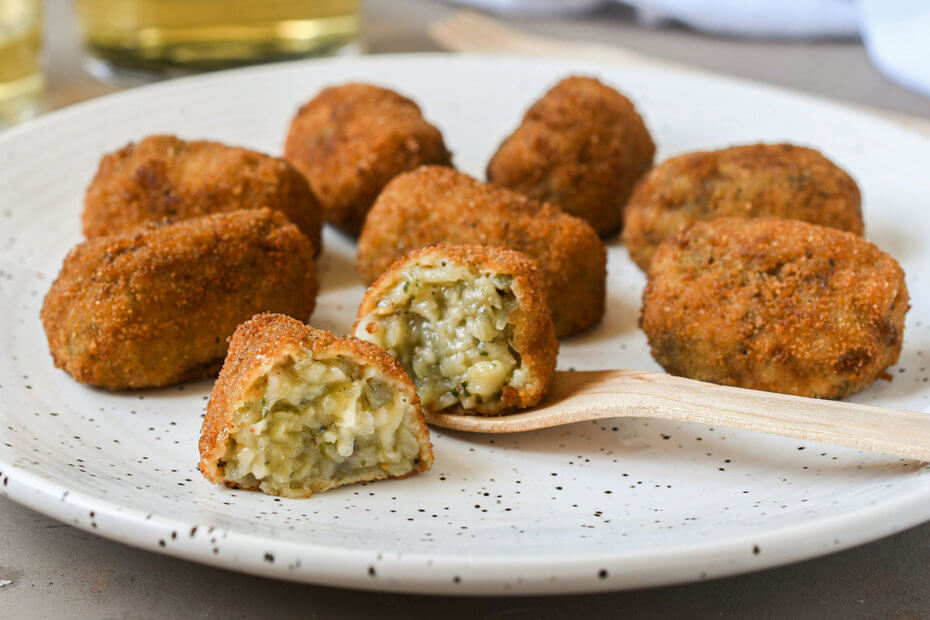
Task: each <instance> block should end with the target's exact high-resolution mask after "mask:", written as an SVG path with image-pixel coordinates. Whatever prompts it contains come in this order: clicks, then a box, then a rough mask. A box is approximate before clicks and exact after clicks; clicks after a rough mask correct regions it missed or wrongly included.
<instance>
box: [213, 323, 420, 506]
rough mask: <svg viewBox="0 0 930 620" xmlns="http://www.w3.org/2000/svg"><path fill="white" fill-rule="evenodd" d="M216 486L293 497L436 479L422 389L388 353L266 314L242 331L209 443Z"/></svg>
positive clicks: (216, 398) (221, 386)
mask: <svg viewBox="0 0 930 620" xmlns="http://www.w3.org/2000/svg"><path fill="white" fill-rule="evenodd" d="M200 456H201V460H200V470H201V472H203V475H204V476H205V477H206V478H207V479H208V480H210V481H212V482H215V483H217V484H225V485H227V486H231V487H236V488H240V489H255V490H260V491H263V492H265V493H268V494H270V495H281V496H284V497H309V496H310V495H311V494H313V493H318V492H320V491H325V490H327V489H332V488H334V487H338V486H342V485H345V484H352V483H355V482H365V481H371V480H380V479H382V478H404V477H406V476H410V475H412V474H416V473H419V472H422V471H426V470H427V469H429V467H430V465H431V464H432V462H433V449H432V446H431V445H430V441H429V430H428V429H427V427H426V423H425V422H424V420H423V412H422V411H421V410H420V404H419V400H418V399H417V393H416V388H415V387H414V385H413V383H412V382H411V381H410V378H409V377H408V376H407V375H406V373H404V370H403V368H401V367H400V365H399V364H398V363H397V362H395V361H394V360H393V359H392V358H391V356H390V355H388V354H387V353H385V352H384V351H383V350H382V349H380V348H378V347H376V346H374V345H372V344H370V343H368V342H362V341H361V340H358V339H356V338H351V337H348V338H336V337H335V336H333V335H332V334H331V333H329V332H325V331H321V330H317V329H313V328H312V327H308V326H307V325H304V324H303V323H301V322H300V321H296V320H294V319H292V318H289V317H286V316H283V315H280V314H262V315H259V316H256V317H254V318H252V320H250V321H247V322H245V323H243V324H242V325H240V326H239V327H238V328H237V329H236V333H235V334H234V335H233V337H232V339H231V341H230V346H229V355H228V356H227V358H226V363H225V364H224V365H223V370H222V371H221V372H220V377H219V379H218V380H217V382H216V384H215V385H214V386H213V392H212V393H211V394H210V401H209V402H208V403H207V414H206V416H205V417H204V420H203V428H202V430H201V435H200Z"/></svg>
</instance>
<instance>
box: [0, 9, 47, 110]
mask: <svg viewBox="0 0 930 620" xmlns="http://www.w3.org/2000/svg"><path fill="white" fill-rule="evenodd" d="M41 42H42V6H41V3H40V0H0V127H2V126H4V125H9V124H12V123H15V122H17V121H21V120H23V119H25V118H28V117H30V116H32V115H33V114H34V113H35V111H36V109H37V108H38V106H39V100H40V97H41V96H42V91H43V90H44V88H45V77H44V76H43V75H42V66H41V63H40V59H39V52H40V47H41Z"/></svg>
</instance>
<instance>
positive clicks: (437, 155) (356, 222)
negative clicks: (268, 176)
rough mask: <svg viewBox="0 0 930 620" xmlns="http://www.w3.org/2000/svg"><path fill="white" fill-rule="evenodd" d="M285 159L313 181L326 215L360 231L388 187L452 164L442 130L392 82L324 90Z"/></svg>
mask: <svg viewBox="0 0 930 620" xmlns="http://www.w3.org/2000/svg"><path fill="white" fill-rule="evenodd" d="M284 157H285V158H286V159H287V160H288V161H289V162H291V164H293V165H294V167H295V168H297V169H298V170H300V172H301V173H302V174H303V175H304V177H306V179H307V181H309V183H310V186H311V187H312V188H313V191H314V193H315V194H316V196H317V198H319V200H320V202H321V203H322V205H323V211H324V214H325V216H326V221H328V222H329V223H331V224H333V225H334V226H336V227H337V228H339V229H341V230H343V231H345V232H347V233H349V234H352V235H357V234H358V232H359V230H361V228H362V223H363V222H364V221H365V214H366V213H368V209H370V208H371V205H372V203H374V201H375V198H377V196H378V194H379V193H380V192H381V189H382V188H383V187H384V186H385V185H386V184H387V182H388V181H390V180H391V179H392V178H394V177H395V176H397V175H398V174H400V173H401V172H406V171H408V170H413V169H414V168H416V167H418V166H421V165H424V164H440V165H451V163H452V155H451V154H450V153H449V151H448V150H447V149H446V145H445V143H444V142H443V139H442V134H441V133H440V132H439V130H438V129H437V128H436V127H434V126H433V125H431V124H430V123H428V122H427V121H426V120H425V119H424V118H423V114H422V113H421V112H420V108H419V107H418V106H417V104H416V103H414V102H413V101H411V100H410V99H408V98H407V97H404V96H403V95H400V94H398V93H396V92H394V91H392V90H389V89H387V88H380V87H378V86H372V85H371V84H361V83H350V84H344V85H342V86H333V87H330V88H326V89H323V90H322V91H321V92H320V93H319V94H318V95H317V96H316V97H315V98H313V99H312V100H310V101H309V102H308V103H306V104H304V105H303V107H301V108H300V110H298V112H297V115H296V116H295V117H294V120H293V121H292V122H291V127H290V130H289V131H288V134H287V140H286V142H285V145H284Z"/></svg>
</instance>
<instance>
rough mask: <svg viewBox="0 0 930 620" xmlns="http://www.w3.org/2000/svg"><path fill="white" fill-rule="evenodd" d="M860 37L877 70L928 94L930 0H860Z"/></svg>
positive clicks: (902, 83) (928, 95)
mask: <svg viewBox="0 0 930 620" xmlns="http://www.w3.org/2000/svg"><path fill="white" fill-rule="evenodd" d="M859 8H860V13H861V17H862V39H863V40H864V41H865V46H866V49H868V50H869V57H871V59H872V62H874V63H875V65H876V66H877V67H878V68H879V70H880V71H881V72H882V73H884V74H885V75H887V76H888V77H889V78H891V79H892V80H894V81H895V82H898V83H899V84H901V85H902V86H905V87H907V88H910V89H912V90H916V91H918V92H920V93H921V94H923V95H925V96H927V97H930V0H860V2H859Z"/></svg>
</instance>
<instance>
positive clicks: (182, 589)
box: [0, 0, 930, 618]
mask: <svg viewBox="0 0 930 620" xmlns="http://www.w3.org/2000/svg"><path fill="white" fill-rule="evenodd" d="M452 10H454V9H452V8H450V7H448V6H447V5H444V4H440V3H435V2H428V1H425V0H369V1H368V2H366V6H365V11H366V24H365V40H366V45H367V49H368V50H369V51H370V52H372V53H385V52H414V51H439V50H438V48H437V46H436V44H435V43H433V42H432V41H431V40H430V39H429V37H428V36H427V35H426V31H425V25H426V24H428V23H429V22H431V21H432V20H434V19H439V18H441V17H443V16H445V15H448V14H449V13H450V12H451V11H452ZM46 11H47V18H48V19H47V22H48V25H47V41H48V42H47V49H46V56H47V73H48V77H49V92H48V95H47V102H46V104H47V108H48V109H53V108H58V107H61V106H64V105H68V104H70V103H74V102H76V101H80V100H83V99H88V98H91V97H96V96H100V95H102V94H106V93H108V92H111V91H112V90H114V89H113V88H112V87H109V86H106V85H103V84H100V83H99V82H96V81H95V80H93V79H92V78H90V77H88V76H87V75H86V74H84V73H83V72H82V71H81V68H80V56H79V54H78V53H77V50H78V48H79V44H78V40H77V35H76V33H75V30H74V25H73V22H72V16H71V14H70V5H69V3H67V2H65V0H49V1H48V2H46ZM507 21H509V22H510V23H512V24H513V25H518V26H519V27H521V28H524V29H525V30H527V31H531V32H535V33H538V34H545V35H552V36H560V37H564V38H579V39H581V38H584V39H588V40H601V41H607V42H614V43H618V44H623V45H625V46H627V47H629V48H631V49H635V50H638V51H641V52H645V53H649V54H652V55H654V56H656V57H659V58H663V59H668V60H673V61H678V62H686V63H690V64H692V65H694V66H699V67H703V68H707V69H712V70H715V71H718V72H720V73H725V74H729V75H733V76H738V77H744V78H748V79H753V80H758V81H762V82H768V83H771V84H776V85H779V86H784V87H787V88H792V89H796V90H801V91H805V92H809V93H814V94H819V95H824V96H828V97H831V98H836V99H842V100H847V101H850V102H855V103H860V104H866V105H871V106H874V107H879V108H885V109H888V110H894V111H897V112H903V113H909V114H913V115H917V116H922V117H925V118H930V100H928V99H925V98H923V97H921V96H919V95H917V94H915V93H912V92H909V91H907V90H905V89H903V88H901V87H898V86H896V85H894V84H892V83H890V82H888V81H887V80H886V79H884V78H883V77H882V76H881V75H880V74H879V73H878V72H877V71H876V70H875V69H874V68H873V67H872V66H871V64H869V62H868V59H867V57H866V55H865V52H864V50H863V48H862V46H861V44H860V43H859V42H858V41H856V40H832V41H822V42H777V41H763V42H759V41H743V40H734V39H730V40H722V39H715V38H711V37H706V36H703V35H700V34H696V33H692V32H689V31H686V30H683V29H680V28H663V29H661V30H649V29H642V28H639V27H637V26H636V25H635V24H634V22H633V20H632V19H631V15H630V13H629V12H628V11H626V10H624V9H621V8H613V9H608V10H606V11H603V12H601V13H599V14H597V15H594V16H586V17H577V18H561V19H542V18H536V19H520V20H518V19H510V20H507ZM928 568H930V524H927V525H923V526H920V527H916V528H913V529H911V530H909V531H906V532H904V533H901V534H898V535H896V536H893V537H890V538H886V539H884V540H881V541H877V542H874V543H871V544H868V545H863V546H861V547H858V548H856V549H852V550H848V551H844V552H840V553H836V554H833V555H830V556H826V557H823V558H819V559H815V560H811V561H808V562H802V563H799V564H795V565H791V566H786V567H782V568H776V569H772V570H766V571H761V572H757V573H753V574H749V575H743V576H739V577H732V578H728V579H717V580H713V581H708V582H704V583H697V584H689V585H682V586H674V587H665V588H654V589H648V590H640V591H634V592H616V593H610V594H596V595H583V596H561V597H534V598H509V599H505V598H495V599H490V598H487V599H481V598H471V599H463V598H443V597H427V596H412V595H397V594H383V593H366V592H351V591H347V590H339V589H334V588H326V587H316V586H305V585H297V584H291V583H284V582H277V581H272V580H268V579H262V578H258V577H252V576H247V575H240V574H237V573H232V572H228V571H224V570H220V569H215V568H210V567H206V566H200V565H197V564H192V563H190V562H186V561H182V560H178V559H174V558H171V557H167V556H162V555H158V554H154V553H149V552H146V551H141V550H138V549H133V548H130V547H126V546H123V545H120V544H117V543H113V542H110V541H107V540H104V539H102V538H98V537H96V536H94V535H92V534H89V533H86V532H83V531H81V530H77V529H74V528H72V527H70V526H68V525H63V524H61V523H58V522H56V521H54V520H51V519H48V518H46V517H44V516H42V515H39V514H38V513H35V512H33V511H31V510H28V509H26V508H23V507H21V506H19V505H17V504H15V503H13V502H11V501H9V500H6V499H0V580H9V581H11V582H12V583H10V584H8V585H5V586H3V587H0V618H32V617H42V618H44V617H53V618H54V617H89V618H160V617H210V616H218V617H220V616H221V617H224V618H239V617H255V616H257V617H280V618H289V617H311V618H316V617H357V616H359V617H360V616H377V617H402V616H414V617H415V616H418V615H436V616H439V617H444V618H457V617H475V616H479V617H495V618H523V617H528V618H535V617H540V618H543V617H556V618H557V617H565V618H573V617H579V616H582V617H599V616H619V615H621V614H622V615H625V616H632V617H689V618H694V617H710V616H718V617H719V616H722V617H746V616H750V617H755V616H762V617H792V618H795V617H802V618H803V617H812V618H813V617H885V616H892V617H914V618H918V617H924V616H928V615H930V571H928V570H927V569H928Z"/></svg>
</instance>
